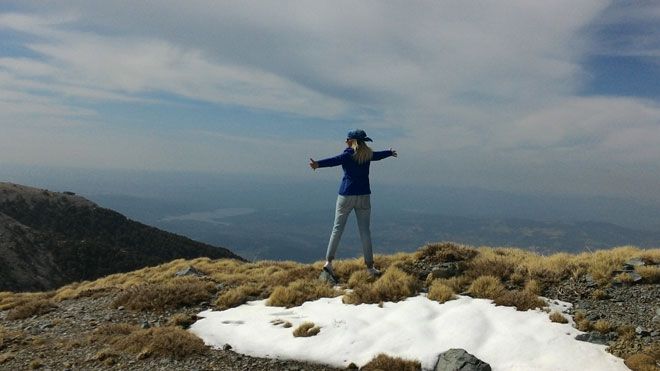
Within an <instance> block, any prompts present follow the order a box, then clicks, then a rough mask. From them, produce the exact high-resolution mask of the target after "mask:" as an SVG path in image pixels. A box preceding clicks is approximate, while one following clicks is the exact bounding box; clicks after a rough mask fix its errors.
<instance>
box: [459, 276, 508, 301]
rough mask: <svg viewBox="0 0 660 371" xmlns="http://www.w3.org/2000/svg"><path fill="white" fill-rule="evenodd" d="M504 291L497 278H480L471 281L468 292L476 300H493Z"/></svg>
mask: <svg viewBox="0 0 660 371" xmlns="http://www.w3.org/2000/svg"><path fill="white" fill-rule="evenodd" d="M505 290H506V289H505V288H504V285H503V284H502V282H501V281H500V278H499V277H496V276H480V277H477V279H475V280H474V281H472V284H471V285H470V288H469V289H468V292H469V293H470V294H471V295H472V296H474V297H476V298H484V299H495V298H498V297H500V296H501V295H502V294H503V293H504V291H505Z"/></svg>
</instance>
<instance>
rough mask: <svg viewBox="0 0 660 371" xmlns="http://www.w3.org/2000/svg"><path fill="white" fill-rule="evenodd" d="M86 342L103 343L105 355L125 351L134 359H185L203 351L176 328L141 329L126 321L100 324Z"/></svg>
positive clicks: (192, 337)
mask: <svg viewBox="0 0 660 371" xmlns="http://www.w3.org/2000/svg"><path fill="white" fill-rule="evenodd" d="M89 341H90V342H96V343H100V344H106V345H107V346H108V349H106V350H104V352H107V353H108V354H112V353H114V352H120V353H121V352H125V353H131V354H134V355H137V356H138V358H140V359H141V358H148V357H171V358H177V359H181V358H185V357H187V356H189V355H192V354H203V353H205V352H206V350H207V348H206V346H205V345H204V342H203V341H202V340H201V339H200V338H198V337H196V336H195V335H193V334H192V333H190V332H189V331H186V330H183V329H181V328H179V327H174V326H165V327H152V328H149V329H141V328H139V327H138V326H135V325H131V324H127V323H113V324H108V325H103V326H101V327H99V328H98V329H96V330H95V331H94V332H92V334H91V335H90V336H89Z"/></svg>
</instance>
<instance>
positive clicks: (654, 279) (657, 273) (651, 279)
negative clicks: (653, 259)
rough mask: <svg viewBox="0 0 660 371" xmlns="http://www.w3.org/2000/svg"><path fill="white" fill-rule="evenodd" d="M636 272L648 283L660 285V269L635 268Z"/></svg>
mask: <svg viewBox="0 0 660 371" xmlns="http://www.w3.org/2000/svg"><path fill="white" fill-rule="evenodd" d="M635 271H636V272H637V273H638V274H639V275H640V276H642V278H643V279H644V282H646V283H660V267H648V266H642V267H635Z"/></svg>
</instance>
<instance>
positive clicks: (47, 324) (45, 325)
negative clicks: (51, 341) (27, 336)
mask: <svg viewBox="0 0 660 371" xmlns="http://www.w3.org/2000/svg"><path fill="white" fill-rule="evenodd" d="M53 326H55V325H54V324H53V323H52V322H47V323H44V324H43V325H41V326H39V328H40V329H42V330H45V329H47V328H51V327H53Z"/></svg>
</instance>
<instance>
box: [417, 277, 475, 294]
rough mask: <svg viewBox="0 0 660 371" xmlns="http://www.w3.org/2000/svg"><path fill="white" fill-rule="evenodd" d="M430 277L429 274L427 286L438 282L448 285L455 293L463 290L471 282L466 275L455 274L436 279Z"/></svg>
mask: <svg viewBox="0 0 660 371" xmlns="http://www.w3.org/2000/svg"><path fill="white" fill-rule="evenodd" d="M432 277H433V276H432V275H429V277H428V278H427V280H426V284H427V286H429V287H430V286H431V285H432V284H433V283H434V282H438V283H442V284H444V285H447V286H449V287H450V288H451V289H452V290H453V291H454V292H455V293H461V292H463V291H465V290H466V289H467V288H468V287H469V286H470V284H471V283H472V280H470V278H469V277H466V276H455V277H450V278H436V279H433V278H432Z"/></svg>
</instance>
